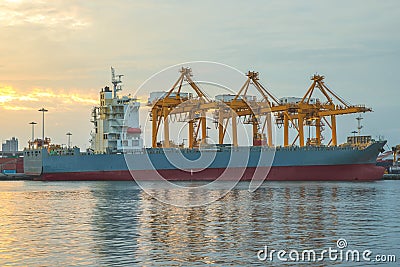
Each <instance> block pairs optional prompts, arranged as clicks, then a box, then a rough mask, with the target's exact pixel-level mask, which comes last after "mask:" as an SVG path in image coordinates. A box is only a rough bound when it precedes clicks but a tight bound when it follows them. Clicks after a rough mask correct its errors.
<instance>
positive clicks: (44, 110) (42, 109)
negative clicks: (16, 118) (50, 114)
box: [38, 108, 48, 142]
mask: <svg viewBox="0 0 400 267" xmlns="http://www.w3.org/2000/svg"><path fill="white" fill-rule="evenodd" d="M38 111H41V112H42V113H43V117H42V140H43V142H44V113H45V112H47V111H48V110H47V109H45V108H41V109H39V110H38Z"/></svg>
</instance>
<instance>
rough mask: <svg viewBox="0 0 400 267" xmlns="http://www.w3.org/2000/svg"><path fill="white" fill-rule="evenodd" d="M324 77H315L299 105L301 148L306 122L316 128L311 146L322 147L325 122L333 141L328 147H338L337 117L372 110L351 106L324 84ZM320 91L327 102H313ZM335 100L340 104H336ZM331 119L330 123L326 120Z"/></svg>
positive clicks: (296, 117)
mask: <svg viewBox="0 0 400 267" xmlns="http://www.w3.org/2000/svg"><path fill="white" fill-rule="evenodd" d="M324 79H325V77H324V76H321V75H314V76H313V77H312V78H311V80H312V81H313V82H312V84H311V86H310V87H309V89H308V90H307V92H306V94H305V95H304V96H303V98H302V99H301V101H300V102H299V103H298V104H297V116H295V119H297V128H298V135H297V137H296V139H297V138H299V143H300V146H304V124H305V123H304V122H309V125H311V126H315V132H316V137H315V139H314V140H309V144H311V145H317V146H319V145H321V139H322V136H321V132H322V129H323V126H324V124H323V122H325V123H326V124H327V125H328V126H329V128H330V129H331V136H332V139H331V140H330V141H329V143H328V145H332V146H336V145H337V135H336V116H337V115H344V114H352V113H361V112H363V113H364V112H371V111H372V109H371V108H368V107H365V106H364V105H351V104H350V103H348V102H346V101H345V100H344V99H342V98H341V97H339V96H338V95H337V94H335V93H334V92H333V91H332V90H330V89H329V88H328V87H327V86H326V85H325V83H324ZM316 88H317V89H318V90H319V91H320V92H321V93H322V95H323V96H324V97H325V98H326V102H321V101H320V100H318V99H314V100H315V101H312V100H313V98H312V96H313V93H314V91H315V89H316ZM334 100H337V101H338V102H339V103H338V104H335V103H334ZM326 117H330V121H328V120H327V119H326ZM310 122H311V123H310Z"/></svg>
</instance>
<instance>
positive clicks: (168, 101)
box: [151, 67, 213, 148]
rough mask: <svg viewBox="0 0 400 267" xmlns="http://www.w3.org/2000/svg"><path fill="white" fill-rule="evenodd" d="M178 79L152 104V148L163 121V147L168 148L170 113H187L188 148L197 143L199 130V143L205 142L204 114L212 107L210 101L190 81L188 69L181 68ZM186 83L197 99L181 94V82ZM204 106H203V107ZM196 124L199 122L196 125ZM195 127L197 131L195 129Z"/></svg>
mask: <svg viewBox="0 0 400 267" xmlns="http://www.w3.org/2000/svg"><path fill="white" fill-rule="evenodd" d="M180 73H181V75H180V77H179V79H178V80H177V81H176V82H175V84H174V85H173V86H172V88H171V89H170V90H169V91H168V92H166V94H165V95H164V96H162V97H161V98H159V99H158V100H156V101H155V102H154V103H152V108H151V120H152V147H157V135H158V130H159V128H160V125H161V121H162V119H163V126H164V143H163V147H170V140H169V120H168V117H169V115H170V114H171V113H175V114H177V113H189V121H188V124H189V147H190V148H193V147H194V146H196V143H197V136H198V134H199V129H200V128H201V130H202V131H201V141H200V142H201V143H205V142H206V135H207V125H206V116H205V112H206V110H207V109H209V108H211V107H212V106H213V104H212V101H211V100H210V99H209V98H208V97H207V95H205V94H204V93H203V91H202V90H201V89H200V88H199V87H198V86H197V84H196V83H195V82H194V81H193V80H192V78H191V77H192V73H191V69H190V68H185V67H182V68H181V70H180ZM184 81H186V82H187V83H188V84H189V85H190V87H191V88H192V89H193V90H194V91H195V93H196V95H197V98H195V99H192V98H191V97H190V95H189V94H182V93H181V89H182V85H183V82H184ZM203 105H205V106H203ZM196 122H199V124H197V123H196ZM195 127H197V129H195Z"/></svg>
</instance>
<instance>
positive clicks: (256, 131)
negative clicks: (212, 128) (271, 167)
mask: <svg viewBox="0 0 400 267" xmlns="http://www.w3.org/2000/svg"><path fill="white" fill-rule="evenodd" d="M246 76H247V80H246V82H245V83H244V84H243V86H242V87H241V88H240V90H239V91H238V93H237V94H236V95H235V96H234V97H233V98H232V99H227V100H225V101H223V102H224V103H225V104H226V105H227V106H228V107H229V108H230V110H231V113H229V112H228V113H227V112H225V114H226V115H225V116H221V114H223V109H221V108H220V110H219V116H218V119H219V121H218V125H219V142H220V143H222V142H223V139H224V135H225V132H226V125H227V123H228V120H229V119H231V120H232V134H233V145H234V146H236V145H237V136H236V135H237V133H236V132H237V130H236V118H237V117H245V120H244V123H246V124H252V131H253V133H252V134H253V136H252V137H253V145H254V146H260V145H265V144H268V146H273V140H272V113H273V112H277V111H284V110H286V109H287V108H286V106H282V105H280V104H279V101H278V99H277V98H276V97H275V96H274V95H273V94H272V93H270V92H269V91H268V90H267V89H265V88H264V86H262V84H261V83H260V82H259V73H258V72H255V71H249V72H248V73H247V74H246ZM250 84H253V85H254V87H255V88H256V90H257V91H258V92H259V93H260V94H261V99H259V100H258V99H256V98H254V97H251V96H249V95H248V90H249V85H250ZM220 107H221V106H220ZM262 117H265V120H264V123H263V124H262V119H261V118H262ZM224 119H226V122H225V123H224V121H223V120H224ZM261 124H262V125H261ZM265 128H266V129H267V138H266V139H267V142H265V136H264V131H265Z"/></svg>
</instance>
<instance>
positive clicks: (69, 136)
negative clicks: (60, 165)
mask: <svg viewBox="0 0 400 267" xmlns="http://www.w3.org/2000/svg"><path fill="white" fill-rule="evenodd" d="M67 135H68V149H69V148H71V135H72V133H70V132H68V133H67Z"/></svg>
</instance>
